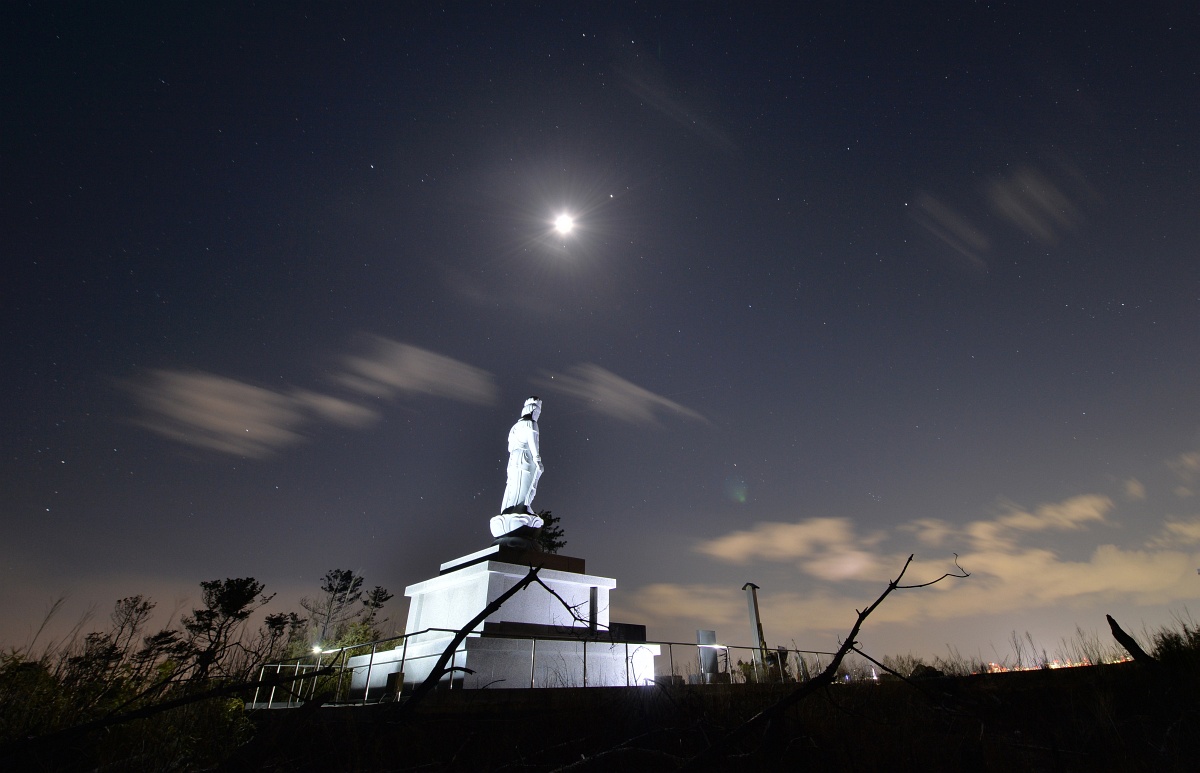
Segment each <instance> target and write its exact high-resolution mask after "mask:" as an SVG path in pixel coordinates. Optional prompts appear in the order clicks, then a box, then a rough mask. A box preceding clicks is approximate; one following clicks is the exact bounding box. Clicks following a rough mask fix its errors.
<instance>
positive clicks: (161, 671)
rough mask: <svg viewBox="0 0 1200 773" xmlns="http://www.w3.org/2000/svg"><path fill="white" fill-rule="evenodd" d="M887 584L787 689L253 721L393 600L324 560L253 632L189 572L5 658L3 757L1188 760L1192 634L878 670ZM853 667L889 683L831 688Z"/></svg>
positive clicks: (194, 762)
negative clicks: (166, 612) (863, 642)
mask: <svg viewBox="0 0 1200 773" xmlns="http://www.w3.org/2000/svg"><path fill="white" fill-rule="evenodd" d="M536 574H537V572H536V570H531V572H530V574H529V576H528V577H527V578H526V579H525V580H524V581H522V582H523V583H524V584H526V585H528V584H532V583H534V582H537V581H538V580H537V577H536ZM903 574H904V573H903V571H902V572H901V575H900V577H898V578H897V579H896V580H894V581H893V582H892V583H890V584H889V585H888V589H887V590H886V591H885V592H884V593H883V595H881V596H880V597H879V599H877V600H876V601H875V603H874V604H872V605H870V606H869V607H867V608H866V609H865V610H864V611H863V612H861V613H860V614H859V618H858V621H857V622H856V623H855V625H854V627H853V628H852V630H851V631H850V634H849V636H847V637H846V643H845V645H844V646H843V647H842V649H841V650H840V651H839V653H838V656H837V657H836V658H835V660H834V662H830V663H829V664H828V665H827V666H826V668H825V669H824V670H822V671H820V673H815V674H813V675H812V678H811V679H808V680H807V681H805V682H802V683H796V682H792V683H775V684H762V683H757V684H756V683H749V684H732V685H730V684H725V685H705V686H695V687H687V686H683V685H671V686H659V687H637V688H589V689H559V690H485V691H443V690H430V691H424V690H420V689H419V690H418V691H416V693H414V694H413V695H412V696H407V697H405V698H402V699H401V700H399V701H396V702H392V703H385V704H377V705H372V706H365V707H354V708H322V706H321V704H322V702H323V701H324V700H325V699H327V698H328V697H329V696H328V695H325V696H322V695H320V693H321V692H322V691H321V689H319V685H320V684H321V679H322V677H323V676H327V675H328V674H329V672H328V671H324V672H323V671H311V672H309V674H308V676H309V678H314V679H316V680H317V681H316V682H313V683H306V684H311V685H316V686H317V687H316V688H315V689H306V690H304V692H305V693H306V694H309V695H313V694H316V695H317V696H318V697H317V699H316V700H313V701H311V702H310V703H308V704H306V705H304V706H303V707H301V708H298V709H292V710H282V711H257V712H247V711H245V709H244V706H245V702H246V701H247V700H248V699H249V697H250V696H251V695H252V694H253V691H254V689H255V688H256V687H264V686H265V687H272V686H276V683H274V682H271V681H268V682H266V683H262V682H257V681H256V677H257V675H258V673H259V670H260V669H259V666H260V665H261V664H262V663H264V662H268V661H271V660H275V659H278V658H281V657H285V656H288V655H293V654H296V653H298V652H299V651H301V650H303V649H305V648H308V647H310V646H311V645H312V643H313V642H314V641H317V640H318V639H321V640H322V643H324V642H328V644H330V645H333V644H341V645H352V644H355V643H357V642H358V641H362V639H361V638H358V637H370V636H372V635H374V636H378V631H377V630H375V626H376V625H377V620H376V614H377V612H378V609H379V606H381V605H382V601H381V599H382V600H384V601H385V600H386V597H388V596H390V594H387V592H386V590H384V589H382V588H376V589H375V591H372V592H365V591H364V590H363V588H362V578H361V577H357V576H356V575H354V574H353V573H352V572H346V571H343V570H333V571H331V572H330V573H328V574H327V575H326V576H325V578H323V581H322V586H321V595H319V596H315V597H313V598H309V599H305V602H304V603H303V607H304V609H305V610H306V611H308V613H309V614H310V616H311V617H310V618H301V617H299V616H298V615H296V614H294V613H288V614H282V613H275V614H270V615H266V617H265V620H264V622H263V624H262V625H261V626H260V627H259V628H256V629H251V628H250V627H249V626H248V620H249V619H250V618H251V616H252V615H253V613H254V612H255V611H257V610H259V609H261V608H262V607H263V606H264V605H265V604H267V603H268V602H269V601H270V600H271V596H269V595H267V594H265V593H264V592H263V591H264V589H263V587H262V585H261V584H260V583H258V582H257V581H255V580H253V579H252V578H238V579H230V580H221V581H212V582H207V583H202V589H203V602H204V603H203V606H201V607H199V608H197V609H194V610H192V612H191V614H189V615H185V616H184V617H182V618H181V619H180V621H179V626H178V627H177V628H167V629H164V630H161V631H159V632H157V633H153V634H147V633H146V632H145V631H144V630H143V629H144V627H145V625H146V622H147V620H148V619H149V617H150V613H151V610H152V609H153V604H152V602H150V601H148V600H146V599H144V598H142V597H139V596H135V597H131V598H127V599H122V600H121V601H120V602H118V603H117V605H116V608H115V609H114V612H113V615H112V621H111V625H110V627H109V629H108V630H106V631H103V632H97V633H91V634H88V635H86V636H83V637H77V638H74V639H69V640H67V641H66V642H64V643H59V644H53V645H48V646H47V647H45V648H44V649H43V650H42V651H41V652H40V653H38V654H37V655H34V654H33V653H32V647H26V648H25V649H24V650H12V651H9V652H7V653H4V654H0V769H5V770H53V771H59V770H64V771H71V770H80V771H84V770H112V771H122V770H130V771H200V770H267V771H275V770H278V771H284V770H289V771H294V770H313V771H317V770H320V771H341V770H345V771H356V770H362V771H367V770H371V771H374V770H448V771H449V770H463V771H475V770H518V769H519V770H522V771H550V770H568V769H569V770H589V769H590V770H609V769H612V768H613V767H615V766H617V765H620V766H622V767H624V768H627V769H631V770H763V769H776V768H784V767H785V766H786V767H787V768H800V767H804V768H808V769H814V770H845V769H864V770H873V769H882V768H885V767H886V768H890V769H900V770H918V769H919V770H955V771H960V770H1011V769H1030V770H1040V769H1047V770H1048V769H1054V770H1080V771H1083V770H1088V771H1092V770H1134V771H1136V770H1151V769H1153V770H1155V771H1171V770H1192V769H1193V766H1194V750H1193V748H1192V746H1193V743H1192V739H1194V738H1196V737H1200V626H1198V625H1197V624H1195V623H1193V622H1192V621H1190V620H1188V619H1180V620H1178V621H1177V623H1176V625H1175V626H1172V627H1169V628H1164V629H1162V630H1160V631H1157V632H1154V633H1150V634H1148V635H1147V636H1146V637H1145V638H1146V643H1147V645H1148V648H1149V650H1150V652H1149V654H1147V653H1145V652H1142V651H1141V648H1140V646H1139V645H1137V644H1136V643H1135V642H1132V640H1131V639H1130V641H1129V642H1128V643H1127V642H1124V641H1122V645H1123V646H1124V647H1125V648H1126V649H1130V648H1132V649H1130V653H1131V654H1133V655H1134V656H1135V657H1138V658H1139V660H1138V661H1137V662H1126V663H1119V664H1108V665H1096V666H1091V667H1087V668H1075V669H1059V670H1051V669H1050V668H1048V667H1046V666H1048V665H1049V661H1048V658H1047V656H1046V654H1045V652H1041V651H1038V650H1037V648H1036V647H1033V646H1032V641H1028V645H1029V646H1026V644H1025V643H1024V642H1025V641H1026V640H1028V637H1026V640H1022V639H1021V638H1020V637H1017V636H1016V635H1015V634H1014V637H1013V641H1014V643H1015V644H1014V655H1015V661H1014V662H1013V663H1012V664H1011V665H1013V666H1028V665H1040V666H1042V668H1040V669H1039V670H1034V671H1022V672H1017V673H1000V674H996V673H991V674H988V673H973V672H976V671H979V670H980V666H981V665H982V664H978V663H973V662H971V661H969V660H967V659H963V658H961V657H958V656H957V653H954V652H951V654H950V656H948V657H944V658H939V659H935V660H934V661H933V662H932V663H929V664H927V663H924V662H922V661H921V660H920V659H917V658H913V657H907V656H906V657H891V658H881V659H878V660H876V659H874V658H872V657H871V656H870V655H868V654H867V653H866V652H864V651H863V650H862V649H861V648H860V647H859V646H858V644H857V642H856V641H855V638H856V636H857V634H858V631H859V628H860V626H861V624H862V622H863V621H864V620H865V619H866V617H867V616H868V615H869V614H870V613H871V611H872V610H874V609H875V608H876V607H877V606H878V605H879V604H880V603H882V602H883V601H884V599H885V598H886V597H887V595H888V594H889V593H891V592H892V591H894V590H902V589H905V588H916V587H923V586H924V585H927V584H929V583H924V584H921V585H915V586H904V585H900V584H899V582H900V579H901V577H903ZM949 576H956V575H949ZM939 579H944V578H939ZM935 582H936V580H935ZM517 590H519V588H518V589H514V591H513V592H517ZM497 601H498V602H499V603H503V599H498V600H497ZM485 612H487V610H485ZM468 628H470V626H468ZM1118 630H1119V629H1118V628H1117V626H1116V625H1115V623H1114V624H1113V633H1114V636H1117V633H1118ZM1121 633H1122V634H1123V632H1121ZM1125 638H1127V639H1128V638H1129V637H1125ZM1117 640H1118V641H1121V637H1120V636H1117ZM1018 644H1019V645H1020V646H1017V645H1018ZM1135 649H1136V652H1135V651H1134V650H1135ZM1063 651H1064V652H1066V653H1068V654H1070V655H1072V656H1073V657H1072V659H1074V660H1086V661H1088V662H1092V663H1103V662H1105V661H1106V660H1112V659H1114V656H1115V654H1116V648H1115V646H1114V645H1106V644H1103V643H1101V640H1100V639H1099V637H1097V636H1095V635H1085V634H1084V633H1083V632H1082V631H1080V632H1079V635H1078V636H1077V640H1076V641H1075V642H1074V643H1070V644H1069V645H1068V643H1064V650H1063ZM847 656H849V657H847ZM853 658H857V659H856V660H854V659H853ZM868 669H873V670H874V673H876V674H881V675H882V677H883V678H882V679H879V680H860V681H855V682H851V683H850V684H846V683H844V682H843V681H842V678H843V677H844V676H846V675H855V674H857V675H859V676H863V675H866V674H867V673H869V671H868ZM284 678H285V679H286V678H287V677H284ZM435 683H436V679H433V680H432V681H431V682H430V685H429V686H432V685H433V684H435ZM290 686H291V685H287V686H286V687H290Z"/></svg>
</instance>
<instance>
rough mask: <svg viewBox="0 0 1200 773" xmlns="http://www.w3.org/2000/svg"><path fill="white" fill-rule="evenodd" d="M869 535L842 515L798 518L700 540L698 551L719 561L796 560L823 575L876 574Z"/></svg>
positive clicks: (853, 576) (828, 577)
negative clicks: (866, 537)
mask: <svg viewBox="0 0 1200 773" xmlns="http://www.w3.org/2000/svg"><path fill="white" fill-rule="evenodd" d="M872 541H873V540H868V541H863V540H860V539H859V538H858V537H856V536H855V534H854V527H853V526H852V525H851V523H850V521H849V520H848V519H846V518H813V519H810V520H806V521H801V522H800V523H773V522H767V523H760V524H757V525H756V526H755V527H754V528H753V529H751V530H749V531H735V532H733V533H731V534H727V535H725V536H724V537H718V538H717V539H715V540H710V541H708V542H704V543H701V544H700V545H698V546H697V547H696V550H697V551H698V552H700V553H704V554H706V555H709V556H712V557H713V558H716V559H719V560H721V561H728V562H731V563H737V564H745V563H747V562H749V561H751V560H754V559H761V560H765V561H796V562H797V564H798V565H799V566H800V568H801V569H803V570H804V571H805V572H807V573H808V574H811V575H813V576H814V577H819V578H821V579H823V580H849V579H856V578H870V577H877V576H878V570H879V566H878V563H877V557H876V556H873V555H872V554H871V553H869V552H867V550H865V549H864V548H865V547H869V543H870V542H872Z"/></svg>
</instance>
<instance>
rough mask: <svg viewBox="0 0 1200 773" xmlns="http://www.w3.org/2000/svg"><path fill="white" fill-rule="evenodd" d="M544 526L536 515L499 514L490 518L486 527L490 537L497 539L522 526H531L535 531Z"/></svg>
mask: <svg viewBox="0 0 1200 773" xmlns="http://www.w3.org/2000/svg"><path fill="white" fill-rule="evenodd" d="M522 506H523V505H522ZM545 524H546V522H545V521H543V520H542V519H541V518H540V517H538V516H536V515H530V514H528V513H501V514H500V515H497V516H496V517H495V518H492V520H491V522H490V523H489V524H488V525H489V526H490V527H491V529H492V536H493V537H499V536H501V535H504V534H508V533H509V532H510V531H514V530H516V529H519V528H521V527H522V526H531V527H533V528H535V529H540V528H542V526H544V525H545Z"/></svg>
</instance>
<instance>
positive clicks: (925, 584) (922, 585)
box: [896, 553, 971, 590]
mask: <svg viewBox="0 0 1200 773" xmlns="http://www.w3.org/2000/svg"><path fill="white" fill-rule="evenodd" d="M908 560H909V561H912V560H913V557H912V556H909V557H908ZM954 565H955V566H957V567H958V571H960V572H962V574H955V573H953V572H946V573H945V574H943V575H942V576H941V577H939V578H937V579H936V580H930V581H929V582H923V583H920V584H919V585H897V586H896V588H897V589H899V590H908V589H910V588H928V587H929V586H930V585H933V584H934V583H939V582H941V581H942V580H944V579H946V578H947V577H970V576H971V573H970V572H968V571H967V570H966V569H963V568H962V567H961V566H958V553H955V554H954ZM904 568H905V569H907V568H908V563H905V564H904ZM900 574H904V572H901V573H900ZM896 579H899V578H896Z"/></svg>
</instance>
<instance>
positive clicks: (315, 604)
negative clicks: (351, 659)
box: [300, 569, 392, 646]
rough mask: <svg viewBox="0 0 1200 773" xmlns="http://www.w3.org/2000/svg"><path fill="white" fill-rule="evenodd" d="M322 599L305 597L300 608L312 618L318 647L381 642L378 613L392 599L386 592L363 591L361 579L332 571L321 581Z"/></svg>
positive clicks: (379, 589)
mask: <svg viewBox="0 0 1200 773" xmlns="http://www.w3.org/2000/svg"><path fill="white" fill-rule="evenodd" d="M321 592H322V594H323V595H322V596H319V597H317V598H308V597H305V598H303V599H301V600H300V606H302V607H304V609H305V610H307V611H308V612H309V614H311V615H312V617H311V621H312V624H311V628H312V631H313V635H314V637H315V641H316V643H318V644H320V645H323V646H328V645H332V644H338V645H340V646H345V645H347V644H358V643H362V642H367V641H371V640H372V639H377V638H379V632H378V631H377V630H376V626H377V625H378V624H379V623H382V622H383V621H382V620H379V619H378V615H379V610H380V609H382V608H383V605H384V604H386V603H387V602H388V600H389V599H391V598H392V594H391V593H389V592H388V590H387V588H384V587H382V586H379V585H376V586H375V587H374V588H373V589H371V590H370V591H364V590H363V577H362V575H360V574H358V573H356V572H354V571H352V570H350V569H330V570H329V571H328V572H326V573H325V576H324V577H322V578H321Z"/></svg>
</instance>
